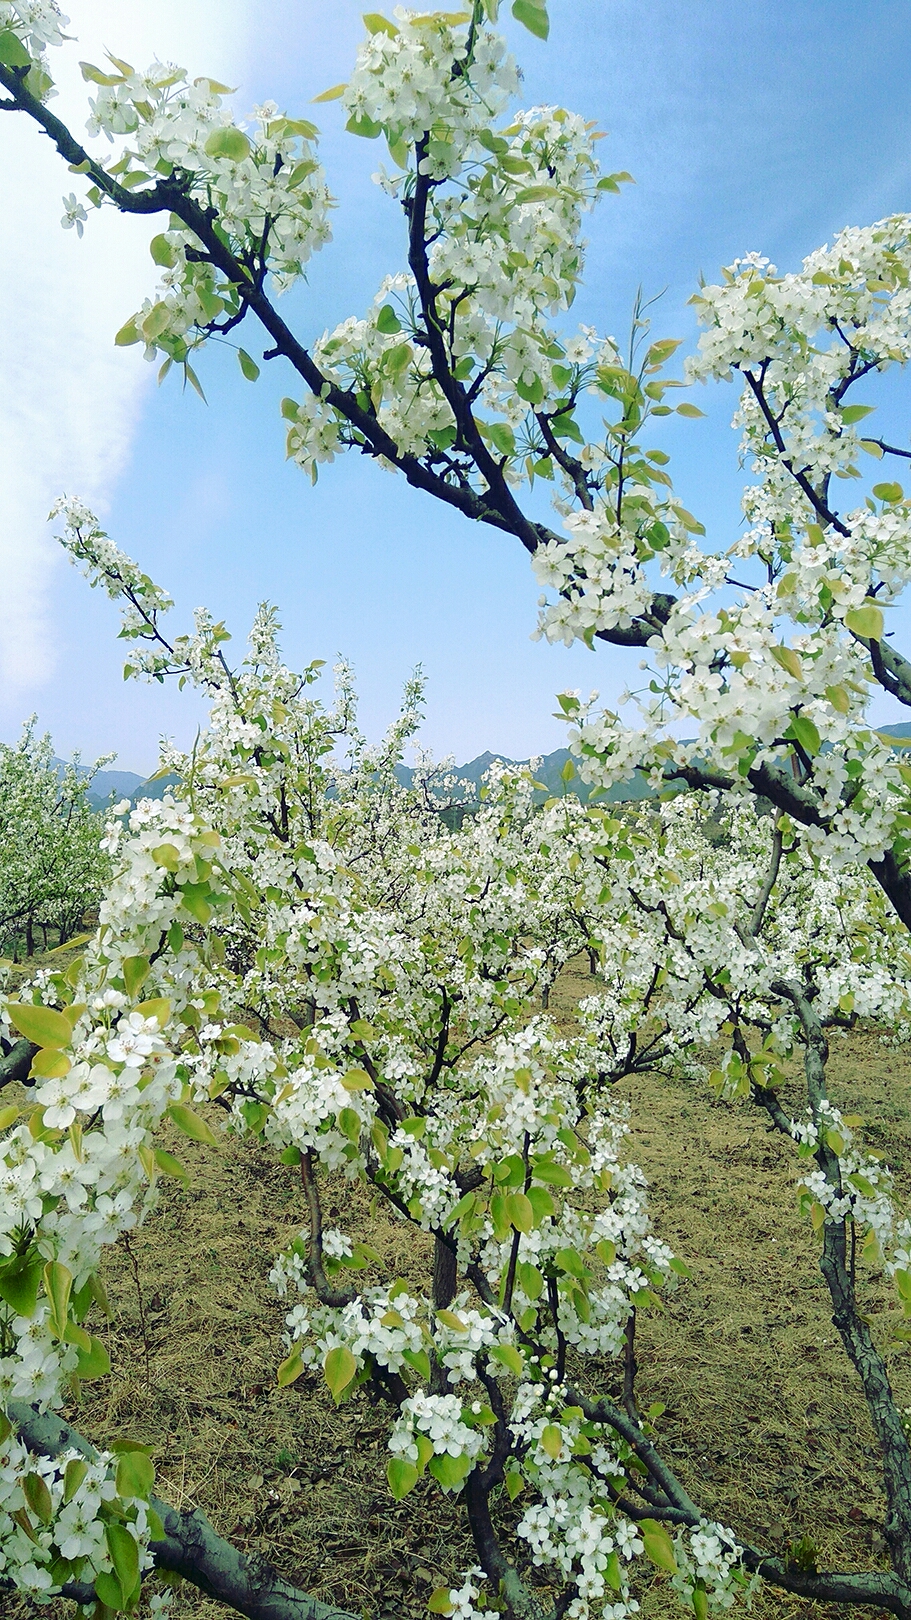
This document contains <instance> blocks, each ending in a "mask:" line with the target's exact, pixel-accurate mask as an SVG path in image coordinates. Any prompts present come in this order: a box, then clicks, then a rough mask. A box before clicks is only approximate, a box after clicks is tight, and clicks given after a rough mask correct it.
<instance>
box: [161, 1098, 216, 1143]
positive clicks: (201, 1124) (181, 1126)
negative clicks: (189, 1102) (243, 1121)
mask: <svg viewBox="0 0 911 1620" xmlns="http://www.w3.org/2000/svg"><path fill="white" fill-rule="evenodd" d="M167 1112H168V1115H169V1117H170V1118H171V1119H172V1120H173V1121H174V1124H175V1125H176V1126H177V1129H178V1130H179V1131H183V1134H184V1136H188V1137H189V1138H190V1141H191V1142H204V1143H205V1145H206V1147H217V1146H218V1137H217V1136H216V1135H215V1132H214V1131H213V1130H212V1127H211V1125H208V1124H207V1123H206V1121H205V1120H204V1119H203V1118H202V1116H201V1115H200V1114H197V1113H195V1112H194V1110H193V1109H192V1108H187V1106H186V1104H185V1103H170V1104H169V1105H168V1110H167Z"/></svg>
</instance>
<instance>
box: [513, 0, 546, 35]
mask: <svg viewBox="0 0 911 1620" xmlns="http://www.w3.org/2000/svg"><path fill="white" fill-rule="evenodd" d="M512 14H513V16H514V17H515V19H516V21H517V22H520V23H522V24H523V26H524V27H525V28H527V29H528V32H529V33H530V34H534V35H535V37H536V38H537V39H546V38H547V36H548V34H549V33H550V24H549V22H548V20H547V6H546V5H544V4H540V3H538V0H513V7H512Z"/></svg>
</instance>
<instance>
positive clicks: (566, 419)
mask: <svg viewBox="0 0 911 1620" xmlns="http://www.w3.org/2000/svg"><path fill="white" fill-rule="evenodd" d="M551 427H552V428H553V430H554V433H555V434H556V436H557V438H558V439H572V441H573V443H574V444H584V443H585V436H584V434H583V433H582V430H581V428H580V427H579V424H578V422H577V421H576V419H575V417H574V416H573V415H572V413H571V412H570V411H564V412H563V413H562V415H560V416H555V417H554V418H553V419H552V421H551Z"/></svg>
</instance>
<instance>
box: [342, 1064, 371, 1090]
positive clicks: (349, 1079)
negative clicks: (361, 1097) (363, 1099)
mask: <svg viewBox="0 0 911 1620" xmlns="http://www.w3.org/2000/svg"><path fill="white" fill-rule="evenodd" d="M342 1085H343V1086H344V1088H345V1090H346V1091H372V1090H373V1081H372V1080H371V1078H370V1076H369V1074H368V1073H367V1070H366V1069H360V1068H354V1069H349V1070H348V1072H347V1074H343V1075H342Z"/></svg>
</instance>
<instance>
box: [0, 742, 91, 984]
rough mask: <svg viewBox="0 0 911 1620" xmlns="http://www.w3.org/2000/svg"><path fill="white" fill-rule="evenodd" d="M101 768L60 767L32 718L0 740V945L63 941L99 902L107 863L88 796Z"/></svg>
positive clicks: (30, 945)
mask: <svg viewBox="0 0 911 1620" xmlns="http://www.w3.org/2000/svg"><path fill="white" fill-rule="evenodd" d="M101 764H104V761H103V760H102V761H99V765H101ZM99 765H96V766H95V767H94V769H90V770H85V769H82V768H80V767H79V765H78V762H76V763H74V764H71V765H68V766H63V767H61V766H60V764H59V762H58V761H56V760H55V759H54V754H53V748H52V745H51V739H50V737H48V736H44V737H39V736H37V735H36V733H35V724H34V720H31V721H29V722H28V723H27V725H26V726H25V728H24V730H23V733H22V737H21V738H20V740H19V742H18V743H17V744H16V745H15V746H13V747H10V746H9V745H7V744H2V745H0V949H4V948H5V949H6V950H7V951H13V952H16V951H17V949H19V948H23V949H24V951H25V953H26V955H29V956H30V955H31V954H32V952H33V951H34V949H35V947H36V944H37V943H38V941H39V939H40V942H41V944H42V945H43V947H44V948H45V949H47V945H48V938H49V936H50V938H51V940H52V942H53V943H54V944H55V945H57V944H60V943H61V941H63V940H64V939H66V938H69V937H71V936H72V935H73V934H75V933H76V931H77V929H78V928H79V925H80V923H81V922H82V918H83V914H84V912H86V911H87V910H90V909H91V908H92V907H94V906H96V905H97V904H98V901H99V900H100V898H101V893H102V889H103V886H104V883H105V880H106V878H107V876H108V863H107V861H106V859H105V857H104V855H103V853H102V852H101V851H99V848H98V843H99V833H100V823H99V819H98V816H97V814H96V813H95V811H94V810H93V808H92V805H91V803H90V802H89V798H88V793H89V789H90V787H91V784H92V777H93V776H94V774H95V771H96V770H97V769H98V768H99ZM55 936H56V937H55Z"/></svg>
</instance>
